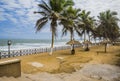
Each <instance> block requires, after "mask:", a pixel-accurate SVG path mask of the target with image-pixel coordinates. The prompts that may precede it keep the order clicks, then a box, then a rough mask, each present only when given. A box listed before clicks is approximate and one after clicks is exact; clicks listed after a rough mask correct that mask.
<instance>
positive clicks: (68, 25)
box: [60, 6, 80, 54]
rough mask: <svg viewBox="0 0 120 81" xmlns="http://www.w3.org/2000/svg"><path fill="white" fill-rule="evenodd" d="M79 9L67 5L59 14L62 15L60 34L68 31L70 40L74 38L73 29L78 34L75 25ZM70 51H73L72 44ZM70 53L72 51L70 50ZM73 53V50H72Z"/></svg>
mask: <svg viewBox="0 0 120 81" xmlns="http://www.w3.org/2000/svg"><path fill="white" fill-rule="evenodd" d="M79 12H80V9H75V8H73V7H72V6H70V7H68V9H67V10H65V11H64V12H63V13H62V14H61V15H62V16H63V17H64V18H63V19H61V22H60V24H62V25H63V26H64V27H63V29H62V36H63V35H66V34H67V32H69V33H70V40H71V41H72V40H74V31H76V32H77V34H79V35H80V32H79V30H78V29H77V26H76V20H77V18H78V17H79ZM71 51H74V44H73V45H72V49H71ZM71 53H72V52H71ZM73 54H74V52H73Z"/></svg>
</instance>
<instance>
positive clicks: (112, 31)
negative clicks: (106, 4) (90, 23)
mask: <svg viewBox="0 0 120 81" xmlns="http://www.w3.org/2000/svg"><path fill="white" fill-rule="evenodd" d="M116 15H117V12H111V11H110V10H107V11H106V12H101V13H100V14H99V16H98V18H99V23H100V25H99V26H98V29H99V31H100V34H101V35H102V37H103V38H105V39H109V40H111V41H114V40H115V39H116V38H117V35H118V34H119V26H118V21H119V19H118V18H117V16H116Z"/></svg>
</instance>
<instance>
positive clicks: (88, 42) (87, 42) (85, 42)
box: [83, 40, 92, 44]
mask: <svg viewBox="0 0 120 81" xmlns="http://www.w3.org/2000/svg"><path fill="white" fill-rule="evenodd" d="M83 44H92V42H90V41H88V40H86V41H84V42H83Z"/></svg>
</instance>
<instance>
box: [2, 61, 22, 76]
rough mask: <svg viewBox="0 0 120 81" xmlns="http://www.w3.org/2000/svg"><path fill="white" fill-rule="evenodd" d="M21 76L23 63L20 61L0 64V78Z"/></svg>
mask: <svg viewBox="0 0 120 81" xmlns="http://www.w3.org/2000/svg"><path fill="white" fill-rule="evenodd" d="M2 76H7V77H10V76H13V77H19V76H21V61H20V60H19V59H13V60H7V61H2V62H0V77H2Z"/></svg>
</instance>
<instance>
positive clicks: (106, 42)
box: [100, 39, 111, 53]
mask: <svg viewBox="0 0 120 81" xmlns="http://www.w3.org/2000/svg"><path fill="white" fill-rule="evenodd" d="M100 43H101V44H104V45H105V53H106V52H107V49H106V48H107V44H108V43H111V41H110V40H109V39H104V40H103V41H101V42H100Z"/></svg>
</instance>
